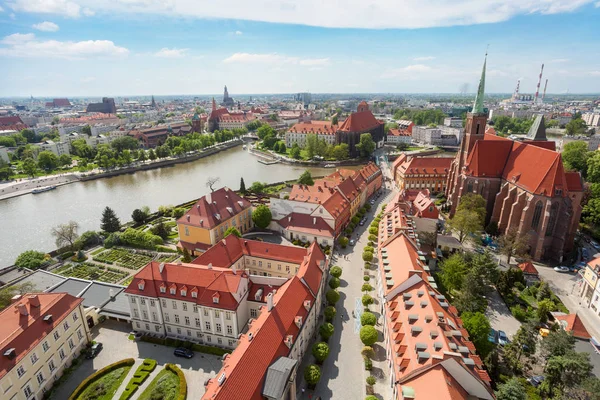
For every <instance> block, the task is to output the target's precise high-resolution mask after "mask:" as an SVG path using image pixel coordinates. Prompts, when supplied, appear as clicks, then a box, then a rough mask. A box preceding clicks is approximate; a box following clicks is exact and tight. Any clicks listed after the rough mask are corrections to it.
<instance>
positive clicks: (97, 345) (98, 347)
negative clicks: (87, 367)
mask: <svg viewBox="0 0 600 400" xmlns="http://www.w3.org/2000/svg"><path fill="white" fill-rule="evenodd" d="M100 350H102V343H100V342H97V343H94V344H93V345H92V347H91V348H90V352H89V353H88V354H87V356H86V358H90V359H91V358H95V357H96V356H97V355H98V353H100Z"/></svg>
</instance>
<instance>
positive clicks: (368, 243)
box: [367, 240, 375, 247]
mask: <svg viewBox="0 0 600 400" xmlns="http://www.w3.org/2000/svg"><path fill="white" fill-rule="evenodd" d="M367 246H369V247H373V246H375V243H373V242H371V241H370V240H369V241H368V242H367Z"/></svg>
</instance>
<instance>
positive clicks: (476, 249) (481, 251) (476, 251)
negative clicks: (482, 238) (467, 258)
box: [475, 247, 485, 254]
mask: <svg viewBox="0 0 600 400" xmlns="http://www.w3.org/2000/svg"><path fill="white" fill-rule="evenodd" d="M475 253H479V254H483V253H485V250H483V248H481V247H475Z"/></svg>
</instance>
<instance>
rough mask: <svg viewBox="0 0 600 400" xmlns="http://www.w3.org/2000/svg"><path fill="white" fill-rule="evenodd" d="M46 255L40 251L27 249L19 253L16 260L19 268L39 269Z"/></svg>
mask: <svg viewBox="0 0 600 400" xmlns="http://www.w3.org/2000/svg"><path fill="white" fill-rule="evenodd" d="M45 258H46V255H45V254H44V253H42V252H40V251H35V250H27V251H24V252H23V253H21V254H19V256H18V257H17V260H16V261H15V266H16V267H17V268H29V269H38V268H39V267H41V266H42V264H43V262H44V260H45Z"/></svg>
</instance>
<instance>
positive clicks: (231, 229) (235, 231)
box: [223, 226, 242, 238]
mask: <svg viewBox="0 0 600 400" xmlns="http://www.w3.org/2000/svg"><path fill="white" fill-rule="evenodd" d="M231 234H233V235H235V236H237V237H239V238H241V237H242V234H241V233H240V231H238V229H237V228H236V227H235V226H230V227H229V228H227V230H226V231H225V233H224V234H223V237H227V236H229V235H231Z"/></svg>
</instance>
